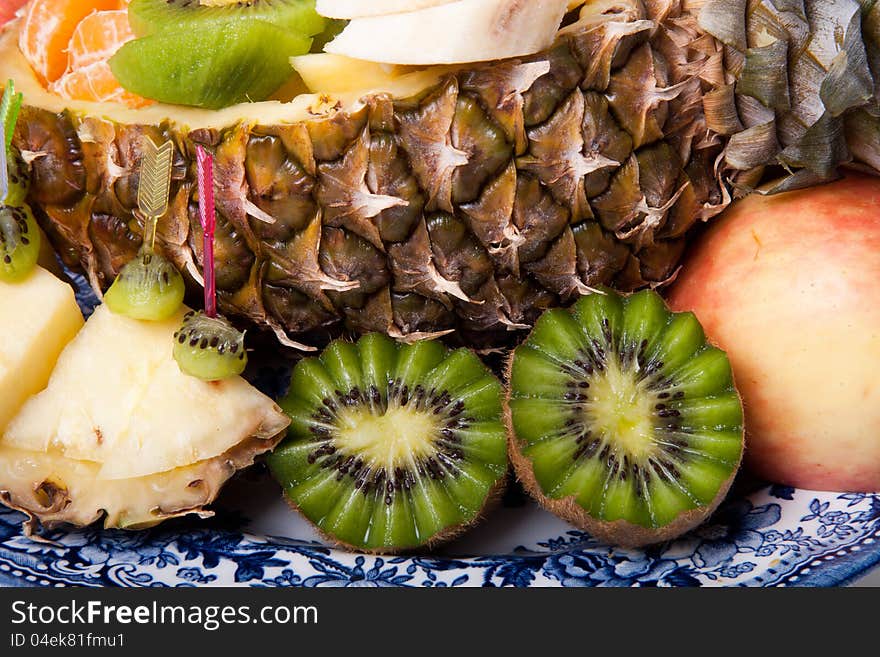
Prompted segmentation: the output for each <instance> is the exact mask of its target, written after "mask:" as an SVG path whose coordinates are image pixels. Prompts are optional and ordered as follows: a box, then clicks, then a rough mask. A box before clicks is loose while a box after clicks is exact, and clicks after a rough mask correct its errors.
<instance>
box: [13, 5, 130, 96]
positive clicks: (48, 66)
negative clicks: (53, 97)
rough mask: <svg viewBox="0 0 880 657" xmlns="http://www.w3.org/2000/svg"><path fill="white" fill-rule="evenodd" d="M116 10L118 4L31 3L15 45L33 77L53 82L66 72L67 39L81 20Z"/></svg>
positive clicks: (68, 39)
mask: <svg viewBox="0 0 880 657" xmlns="http://www.w3.org/2000/svg"><path fill="white" fill-rule="evenodd" d="M119 7H120V0H31V3H30V4H29V5H28V6H27V8H26V10H25V14H24V21H23V23H22V26H21V33H20V36H19V42H18V45H19V47H20V48H21V52H22V53H23V54H24V56H25V58H26V59H27V60H28V62H30V65H31V66H32V67H33V69H34V71H36V73H37V75H39V76H40V77H41V78H42V79H43V81H44V82H54V81H55V80H57V79H58V78H60V77H61V76H62V75H63V74H64V72H65V71H66V70H67V63H68V61H67V50H68V46H69V44H70V39H71V38H72V37H73V33H74V32H75V31H76V28H77V26H78V25H79V24H80V23H81V22H82V20H83V19H84V18H85V17H86V16H88V15H89V14H91V13H92V12H94V11H109V10H112V9H119Z"/></svg>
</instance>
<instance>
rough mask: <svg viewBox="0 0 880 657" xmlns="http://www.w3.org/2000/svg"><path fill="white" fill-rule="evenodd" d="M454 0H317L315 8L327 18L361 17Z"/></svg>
mask: <svg viewBox="0 0 880 657" xmlns="http://www.w3.org/2000/svg"><path fill="white" fill-rule="evenodd" d="M455 1H456V0H372V2H364V1H363V0H318V2H317V9H318V13H319V14H321V16H327V17H329V18H363V17H365V16H383V15H385V14H401V13H404V12H409V11H418V10H419V9H427V8H429V7H436V6H438V5H448V4H452V3H453V2H455Z"/></svg>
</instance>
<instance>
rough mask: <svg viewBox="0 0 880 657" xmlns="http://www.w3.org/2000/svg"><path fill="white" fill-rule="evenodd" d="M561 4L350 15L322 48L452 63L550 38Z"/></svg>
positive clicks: (538, 46) (467, 2)
mask: <svg viewBox="0 0 880 657" xmlns="http://www.w3.org/2000/svg"><path fill="white" fill-rule="evenodd" d="M567 5H568V2H567V0H543V1H541V2H535V1H534V0H458V1H457V2H451V3H445V4H440V5H437V6H433V7H429V8H427V9H421V10H419V11H411V12H406V13H400V14H391V15H387V16H371V17H367V18H356V19H354V20H352V21H351V22H350V23H349V24H348V25H347V26H346V27H345V29H344V30H343V31H342V33H341V34H340V35H339V36H338V37H336V38H335V39H334V40H333V41H331V42H330V43H328V44H327V45H326V46H325V48H324V49H325V50H326V51H327V52H330V53H335V54H337V55H346V56H348V57H354V58H357V59H365V60H368V61H374V62H388V63H394V64H458V63H464V62H480V61H489V60H494V59H504V58H507V57H519V56H523V55H531V54H533V53H536V52H540V51H541V50H544V49H546V48H549V47H550V45H551V44H552V43H553V40H554V38H555V36H556V32H557V31H558V29H559V25H560V23H561V22H562V17H563V16H564V15H565V10H566V7H567ZM433 35H442V37H441V38H436V37H435V36H433Z"/></svg>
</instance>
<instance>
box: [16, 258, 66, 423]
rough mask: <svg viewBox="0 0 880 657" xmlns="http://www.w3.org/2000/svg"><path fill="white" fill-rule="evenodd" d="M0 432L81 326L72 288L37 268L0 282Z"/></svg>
mask: <svg viewBox="0 0 880 657" xmlns="http://www.w3.org/2000/svg"><path fill="white" fill-rule="evenodd" d="M0 308H3V314H2V316H0V333H2V335H3V339H2V340H0V432H2V431H3V428H4V427H5V426H6V425H7V424H8V423H9V421H10V420H11V419H12V417H13V416H14V415H15V414H16V413H17V412H18V410H19V409H20V408H21V406H22V404H24V402H25V400H26V399H27V398H28V397H30V396H32V395H35V394H37V393H38V392H40V391H41V390H42V389H43V388H45V387H46V383H47V382H48V381H49V375H50V374H51V373H52V368H53V367H54V366H55V361H56V360H58V356H59V354H61V351H62V350H63V349H64V347H65V346H66V345H67V343H68V342H70V341H71V340H73V338H74V336H76V334H77V331H79V329H80V328H81V327H82V325H83V318H82V314H81V313H80V310H79V306H78V305H77V304H76V299H75V298H74V296H73V288H71V287H70V286H69V285H68V284H67V283H64V282H62V281H60V280H59V279H57V278H55V277H54V276H53V275H52V274H50V273H49V272H48V271H46V270H45V269H42V268H41V267H35V268H34V270H33V271H32V272H31V273H30V275H29V276H28V277H27V279H25V280H24V281H21V282H18V283H4V282H2V281H0Z"/></svg>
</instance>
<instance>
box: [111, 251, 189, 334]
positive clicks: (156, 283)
mask: <svg viewBox="0 0 880 657" xmlns="http://www.w3.org/2000/svg"><path fill="white" fill-rule="evenodd" d="M185 292H186V286H185V284H184V282H183V277H182V276H181V275H180V272H179V271H178V270H177V268H176V267H175V266H174V265H172V264H171V263H170V262H168V260H167V259H165V258H164V257H163V256H161V255H160V254H158V253H150V252H149V251H147V250H145V249H142V250H141V252H140V253H139V254H138V255H137V257H136V258H134V260H131V261H130V262H129V263H128V264H126V265H125V267H123V268H122V271H120V272H119V275H118V276H117V277H116V280H115V281H113V285H111V286H110V289H109V290H107V292H106V294H104V303H106V304H107V306H108V307H109V308H110V310H112V311H113V312H114V313H116V314H117V315H124V316H125V317H130V318H131V319H140V320H146V321H152V322H159V321H162V320H164V319H168V318H169V317H171V316H173V315H174V313H176V312H177V310H178V309H179V308H180V305H181V304H182V303H183V296H184V293H185Z"/></svg>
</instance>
